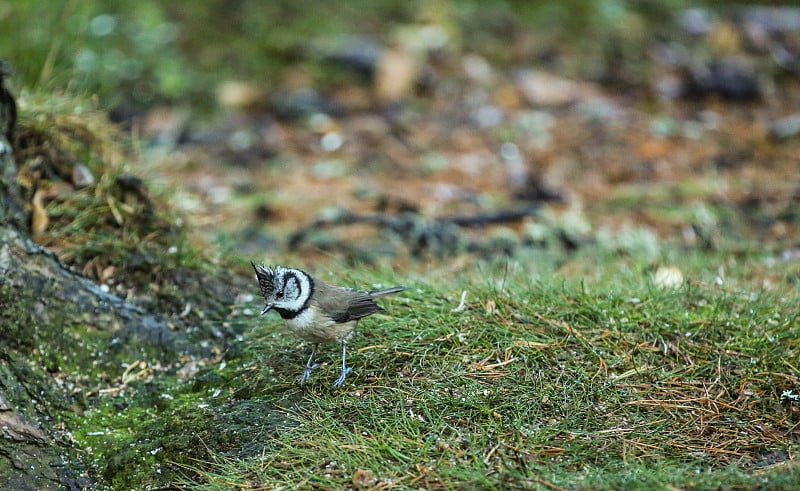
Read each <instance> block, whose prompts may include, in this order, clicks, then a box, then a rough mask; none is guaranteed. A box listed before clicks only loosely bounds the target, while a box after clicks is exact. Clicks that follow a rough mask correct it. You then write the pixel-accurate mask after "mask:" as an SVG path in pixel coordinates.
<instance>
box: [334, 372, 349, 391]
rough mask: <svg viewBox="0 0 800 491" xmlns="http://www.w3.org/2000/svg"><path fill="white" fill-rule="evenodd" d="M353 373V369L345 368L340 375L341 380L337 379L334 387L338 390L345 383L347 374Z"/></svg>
mask: <svg viewBox="0 0 800 491" xmlns="http://www.w3.org/2000/svg"><path fill="white" fill-rule="evenodd" d="M352 371H353V369H352V368H343V369H342V373H340V374H339V378H337V379H336V381H335V382H334V383H333V387H334V388H336V387H339V386H340V385H342V383H343V382H344V378H345V377H347V374H348V373H350V372H352Z"/></svg>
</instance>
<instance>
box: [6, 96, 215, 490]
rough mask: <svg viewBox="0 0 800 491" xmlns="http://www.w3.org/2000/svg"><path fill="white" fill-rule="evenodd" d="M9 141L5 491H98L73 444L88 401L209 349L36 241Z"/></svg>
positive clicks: (179, 322) (171, 321)
mask: <svg viewBox="0 0 800 491" xmlns="http://www.w3.org/2000/svg"><path fill="white" fill-rule="evenodd" d="M4 93H5V94H7V92H5V90H4ZM2 102H3V101H0V103H2ZM7 114H10V113H9V112H8V111H0V116H3V115H7ZM12 131H13V129H12ZM5 135H6V132H5V131H4V132H0V437H2V438H0V489H15V490H25V489H58V488H63V489H83V488H87V487H88V488H91V487H95V485H96V484H97V483H96V482H95V480H94V478H93V476H91V475H88V474H87V469H88V465H87V464H85V463H83V462H81V458H82V455H83V452H82V449H77V448H74V447H75V444H74V442H72V441H71V438H70V436H69V432H70V425H71V424H74V423H73V422H74V421H76V419H77V418H76V417H75V415H76V414H77V413H79V412H80V411H82V410H84V409H85V408H86V398H87V394H90V393H91V391H92V390H95V389H97V388H98V387H103V386H106V387H107V386H109V385H112V384H114V383H119V380H120V378H121V377H122V372H123V371H124V370H125V367H126V366H130V364H131V363H133V362H135V361H138V360H147V361H148V362H149V363H159V364H161V365H162V366H165V367H170V366H174V364H175V363H176V362H177V360H178V359H179V358H180V356H183V355H192V356H196V355H204V354H207V353H206V352H207V350H208V349H209V347H208V346H207V347H206V348H201V347H200V343H196V342H190V341H189V340H187V337H186V334H185V329H183V328H184V327H186V326H184V325H183V321H182V320H181V319H179V318H175V317H174V316H162V315H159V314H157V313H156V314H153V313H150V312H147V311H145V310H144V309H143V308H141V307H139V306H137V305H134V304H132V303H130V302H127V301H125V300H123V299H121V298H120V297H118V296H116V295H114V294H112V293H109V292H107V291H105V290H104V289H102V288H101V287H99V286H98V285H96V284H94V283H92V282H91V281H89V280H87V279H86V278H83V277H81V276H80V275H79V274H77V273H75V272H73V271H71V270H70V269H69V268H68V267H66V266H65V265H64V264H62V263H61V261H59V259H58V258H57V257H56V256H55V255H54V254H52V253H51V252H50V251H48V250H47V249H45V248H42V247H40V246H38V245H36V244H35V243H34V242H33V241H32V240H31V238H30V236H29V234H28V226H27V220H26V218H25V213H24V207H23V204H22V203H21V200H20V192H19V189H18V186H17V183H16V166H15V163H14V159H13V154H12V148H11V145H10V144H9V142H8V141H6V136H5ZM217 300H218V301H219V302H224V301H225V300H227V299H225V298H221V299H217ZM195 331H196V330H195ZM101 484H102V483H101Z"/></svg>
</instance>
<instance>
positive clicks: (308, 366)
mask: <svg viewBox="0 0 800 491" xmlns="http://www.w3.org/2000/svg"><path fill="white" fill-rule="evenodd" d="M317 346H318V344H317V343H314V344H313V345H312V346H311V356H309V357H308V361H307V362H306V367H305V369H303V374H302V375H300V377H298V379H297V382H298V383H300V384H302V383H303V382H305V381H306V380H308V377H310V376H311V370H313V369H315V368H317V367H318V366H319V365H317V364H313V365H312V363H314V355H316V354H317Z"/></svg>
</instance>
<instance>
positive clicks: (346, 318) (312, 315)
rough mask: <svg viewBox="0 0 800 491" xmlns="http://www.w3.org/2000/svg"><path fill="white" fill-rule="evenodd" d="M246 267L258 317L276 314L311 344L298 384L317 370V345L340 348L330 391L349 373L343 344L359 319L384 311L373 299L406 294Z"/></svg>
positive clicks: (284, 269)
mask: <svg viewBox="0 0 800 491" xmlns="http://www.w3.org/2000/svg"><path fill="white" fill-rule="evenodd" d="M250 264H251V265H252V266H253V269H254V270H255V272H256V279H257V280H258V285H259V287H260V289H261V294H262V295H263V296H264V300H265V301H266V305H265V306H264V308H263V310H261V315H264V314H266V313H267V312H269V311H271V310H274V311H276V312H277V313H278V314H280V316H281V318H283V320H284V321H285V322H286V325H287V327H288V328H289V331H291V332H292V334H294V335H295V336H297V337H299V338H300V339H302V340H304V341H307V342H309V343H311V356H309V357H308V361H307V362H306V366H305V369H304V370H303V373H302V374H301V375H300V377H298V382H299V383H300V384H303V383H304V382H305V381H307V380H308V378H309V377H310V376H311V371H312V370H314V369H315V368H317V367H318V366H319V365H316V364H314V356H315V355H316V354H317V350H318V348H319V344H320V343H334V342H336V343H340V344H341V346H342V370H341V372H340V373H339V378H337V379H336V381H335V382H334V383H333V387H334V388H336V387H339V386H341V385H342V383H343V382H344V380H345V377H347V374H348V373H350V372H351V371H352V369H351V368H349V367H348V366H347V364H346V356H347V341H348V340H349V339H350V337H351V336H352V334H353V331H354V330H355V328H356V325H357V324H358V321H359V319H362V318H363V317H366V316H368V315H372V314H374V313H376V312H384V311H385V309H383V308H382V307H380V306H379V305H378V304H376V303H375V299H376V298H378V297H382V296H384V295H389V294H392V293H398V292H401V291H404V290H407V288H406V287H404V286H394V287H392V288H386V289H384V290H377V291H365V290H357V289H355V288H347V287H343V286H336V285H330V284H328V283H325V282H324V281H322V280H320V279H317V278H314V277H312V276H311V275H310V274H308V273H307V272H305V271H303V270H302V269H297V268H288V267H283V266H275V267H269V266H265V265H256V264H255V263H254V262H252V261H251V263H250Z"/></svg>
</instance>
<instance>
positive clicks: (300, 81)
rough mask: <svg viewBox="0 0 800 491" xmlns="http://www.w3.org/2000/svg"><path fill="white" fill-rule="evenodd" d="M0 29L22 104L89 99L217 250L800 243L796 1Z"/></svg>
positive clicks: (256, 5)
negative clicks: (48, 98) (49, 97)
mask: <svg viewBox="0 0 800 491" xmlns="http://www.w3.org/2000/svg"><path fill="white" fill-rule="evenodd" d="M0 27H1V28H2V30H3V32H4V35H3V36H2V38H0V53H2V57H3V58H4V59H6V60H7V61H8V62H9V63H10V65H11V67H12V70H13V71H12V76H11V77H10V79H9V80H8V81H7V85H9V86H10V87H11V88H12V91H13V92H14V93H15V94H16V95H17V97H18V101H19V104H20V107H21V109H22V111H23V112H24V111H26V110H27V111H29V114H33V112H35V111H34V110H33V108H34V107H36V108H39V109H37V110H40V109H41V108H43V107H47V106H48V104H49V105H50V106H53V104H52V103H43V102H42V98H41V94H43V93H46V94H66V95H67V96H68V97H70V98H76V99H78V98H81V100H85V101H89V102H90V103H91V104H93V105H95V106H97V107H99V108H101V109H103V110H107V111H108V113H109V117H110V119H111V120H112V121H114V122H116V123H119V124H120V125H121V127H122V128H123V130H124V134H125V135H129V136H130V140H131V142H132V144H133V147H134V148H136V149H137V151H138V152H139V154H137V155H139V156H138V157H135V158H134V157H127V158H126V159H123V160H124V162H125V163H124V167H125V172H126V173H130V174H132V175H135V176H139V177H141V178H143V179H145V181H146V183H147V185H148V186H152V188H153V189H152V192H154V193H156V194H157V195H158V196H161V197H164V198H165V199H166V200H167V201H168V202H170V203H171V204H172V206H175V207H176V208H177V209H179V210H180V211H181V213H183V215H182V216H183V217H184V218H185V220H187V221H188V222H189V224H190V225H191V226H192V227H194V228H195V229H197V230H199V233H200V234H201V235H202V236H203V237H204V240H207V241H210V242H212V243H214V244H215V246H217V247H219V248H220V250H221V251H223V254H233V255H234V256H236V257H242V258H257V259H258V260H268V259H269V258H271V257H279V256H285V255H293V254H296V255H300V256H302V257H303V260H304V261H307V262H313V261H315V260H316V258H321V259H324V258H329V257H331V256H334V257H337V258H340V259H345V260H350V261H353V262H367V263H369V262H374V261H380V260H382V259H384V258H389V259H390V260H391V261H394V262H406V261H414V260H416V259H420V258H422V259H425V260H430V259H439V258H449V257H455V256H461V255H463V254H464V253H468V254H472V255H478V256H482V257H494V256H505V255H508V254H512V255H514V254H517V255H520V256H521V257H528V258H529V259H531V261H532V262H541V263H543V264H544V263H547V264H553V266H552V267H553V268H563V267H564V264H565V262H564V258H566V257H569V255H570V254H572V253H573V252H574V251H576V250H581V249H593V250H594V249H597V250H602V251H604V252H606V253H610V254H615V255H620V254H621V255H632V256H636V257H641V258H644V260H645V261H653V262H655V261H657V260H658V259H659V258H663V256H664V254H665V253H666V252H665V245H664V244H669V245H670V247H671V249H670V250H671V251H673V252H672V254H674V255H675V256H674V257H675V258H680V255H681V251H683V250H685V249H686V248H691V249H702V250H711V251H726V252H731V251H732V252H745V253H746V252H748V251H753V250H757V251H760V252H761V253H764V254H765V255H766V256H768V258H769V261H771V262H770V264H773V265H774V264H785V263H789V264H794V265H796V264H797V261H798V257H800V235H799V233H798V223H799V222H800V211H798V210H800V206H798V204H800V171H799V170H798V169H799V164H800V7H798V6H797V5H796V4H794V3H793V2H758V3H755V2H739V3H736V4H735V5H734V4H728V3H727V2H724V3H721V2H690V1H684V0H669V1H660V0H659V1H656V0H652V1H650V0H639V1H633V0H629V1H625V0H597V1H593V0H565V1H539V2H529V1H511V0H507V1H501V0H494V1H472V0H460V1H457V0H451V1H447V0H438V1H400V0H351V1H347V2H310V1H302V0H301V1H298V0H292V1H271V2H259V1H254V0H238V1H228V0H226V1H217V0H203V1H197V2H191V3H188V2H157V1H139V2H119V1H117V2H113V1H111V2H99V1H88V0H67V1H65V2H59V3H51V4H46V5H43V4H42V2H37V1H25V0H15V1H14V2H10V1H3V2H0ZM37 104H38V105H37ZM81 104H82V103H81ZM78 105H80V104H78ZM26 108H27V109H26ZM29 117H32V116H29ZM22 143H24V142H22ZM24 159H25V156H24V154H23V156H22V160H24ZM85 164H86V171H87V172H89V174H90V175H94V178H95V179H97V178H98V174H99V173H101V172H103V171H102V170H101V169H99V168H98V167H97V165H98V164H97V163H96V162H93V161H88V162H86V163H85ZM22 167H23V168H24V165H23V166H22ZM73 178H74V173H73ZM66 180H69V179H66ZM73 180H74V179H73ZM72 184H73V185H75V187H78V186H77V184H76V183H75V182H73V183H72ZM128 185H129V186H128V187H130V188H131V189H135V188H136V186H137V185H138V184H137V183H136V182H133V183H130V182H129V183H128ZM31 194H32V193H31ZM64 196H65V194H61V192H60V191H55V192H51V193H49V194H48V195H47V196H45V200H44V204H42V203H41V202H40V203H39V205H38V206H44V207H45V211H44V212H43V213H46V214H47V215H48V216H49V220H48V223H47V225H46V227H45V228H46V229H47V230H57V227H58V226H59V224H60V225H62V226H64V227H66V226H67V225H69V224H74V220H73V218H70V216H69V215H68V214H66V213H65V212H64V211H63V209H60V208H59V207H58V205H59V202H60V201H61V202H62V204H63V200H64V199H66V198H65V197H64ZM36 206H37V205H36V203H33V204H32V207H33V210H34V212H35V211H36ZM62 208H63V207H62ZM123 211H124V210H123ZM115 216H116V215H115ZM71 220H73V221H71ZM34 225H35V224H34ZM34 228H36V227H34ZM61 230H64V229H61ZM42 232H43V233H45V235H46V231H45V230H42ZM43 241H44V242H46V243H48V241H49V243H50V244H51V245H52V246H54V248H55V249H57V250H58V243H57V242H58V241H57V240H56V239H54V238H53V237H50V238H49V239H46V238H45V239H44V240H43ZM68 259H69V258H68ZM545 259H548V261H545ZM550 259H554V260H553V261H550ZM776 274H777V273H776ZM98 275H101V273H98Z"/></svg>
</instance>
